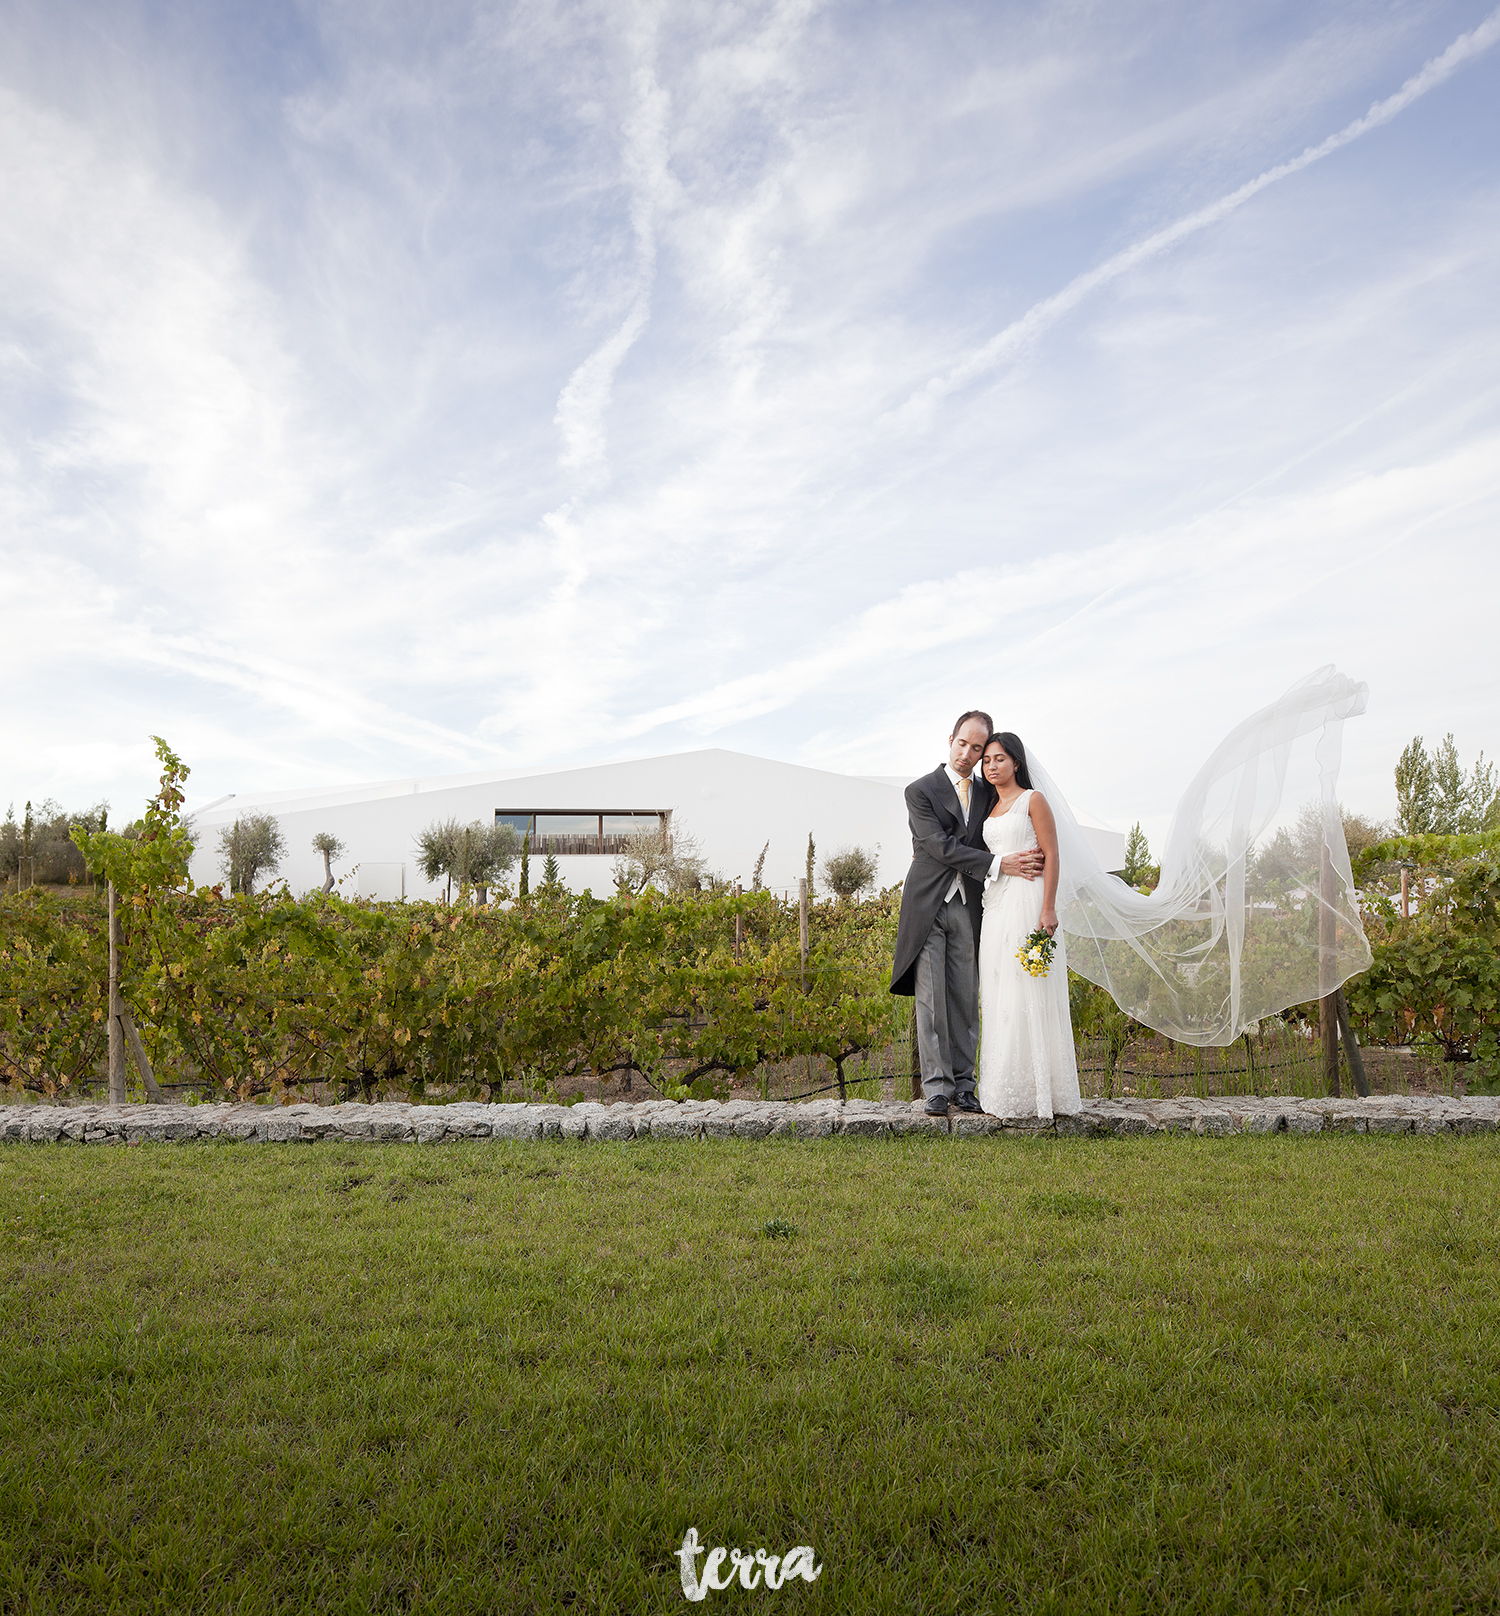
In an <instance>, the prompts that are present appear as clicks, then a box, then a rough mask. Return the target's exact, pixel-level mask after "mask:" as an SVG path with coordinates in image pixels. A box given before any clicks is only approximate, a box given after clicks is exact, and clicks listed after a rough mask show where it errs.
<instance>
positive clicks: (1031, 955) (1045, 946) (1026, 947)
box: [1016, 926, 1057, 976]
mask: <svg viewBox="0 0 1500 1616" xmlns="http://www.w3.org/2000/svg"><path fill="white" fill-rule="evenodd" d="M1056 952H1057V944H1056V942H1054V941H1053V939H1052V938H1050V937H1049V936H1048V935H1047V934H1046V932H1044V931H1043V930H1042V928H1041V927H1040V926H1038V927H1037V929H1036V930H1035V931H1034V932H1032V934H1031V936H1030V937H1028V938H1027V939H1026V941H1025V942H1024V943H1022V944H1021V946H1020V947H1019V948H1018V949H1017V950H1016V958H1017V959H1018V960H1020V962H1021V969H1022V970H1023V971H1025V972H1026V974H1027V975H1028V976H1045V975H1046V974H1047V970H1048V967H1049V966H1050V965H1051V964H1052V956H1053V955H1054V954H1055V953H1056Z"/></svg>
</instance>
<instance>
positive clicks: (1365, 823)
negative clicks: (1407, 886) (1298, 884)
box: [1272, 802, 1390, 879]
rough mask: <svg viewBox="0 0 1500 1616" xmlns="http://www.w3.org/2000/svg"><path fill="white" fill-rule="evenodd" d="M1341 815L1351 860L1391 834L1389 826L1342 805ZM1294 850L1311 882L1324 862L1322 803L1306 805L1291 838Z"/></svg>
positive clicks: (1299, 814) (1299, 867)
mask: <svg viewBox="0 0 1500 1616" xmlns="http://www.w3.org/2000/svg"><path fill="white" fill-rule="evenodd" d="M1338 811H1339V822H1340V823H1341V824H1342V825H1343V827H1344V845H1345V846H1346V847H1347V848H1348V849H1349V856H1350V858H1357V857H1358V856H1359V854H1360V853H1362V852H1363V851H1364V850H1365V848H1367V847H1373V846H1374V845H1375V844H1376V843H1377V842H1379V841H1383V840H1384V839H1385V838H1386V836H1388V835H1389V834H1390V827H1389V826H1388V825H1382V824H1380V823H1378V822H1377V821H1376V820H1373V819H1371V818H1370V817H1369V816H1368V815H1366V814H1356V813H1351V812H1350V811H1349V810H1348V809H1347V808H1345V807H1344V805H1343V804H1342V803H1340V804H1339V810H1338ZM1279 834H1284V833H1279ZM1272 845H1275V844H1274V843H1273V844H1272ZM1291 848H1292V852H1293V857H1294V860H1295V862H1296V864H1297V866H1298V874H1299V876H1300V877H1302V878H1304V879H1311V878H1312V876H1313V875H1314V874H1315V873H1316V871H1317V870H1318V869H1319V867H1320V866H1321V864H1322V861H1323V805H1322V803H1320V802H1305V803H1303V805H1302V808H1301V810H1300V811H1299V812H1298V814H1297V824H1296V828H1295V829H1294V830H1293V832H1292V835H1291Z"/></svg>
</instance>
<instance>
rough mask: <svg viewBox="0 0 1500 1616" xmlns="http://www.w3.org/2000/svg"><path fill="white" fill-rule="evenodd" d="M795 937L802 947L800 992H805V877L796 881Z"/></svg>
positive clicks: (800, 877)
mask: <svg viewBox="0 0 1500 1616" xmlns="http://www.w3.org/2000/svg"><path fill="white" fill-rule="evenodd" d="M797 937H798V941H799V942H800V943H801V946H802V991H803V992H804V993H806V992H807V877H806V876H799V877H798V879H797Z"/></svg>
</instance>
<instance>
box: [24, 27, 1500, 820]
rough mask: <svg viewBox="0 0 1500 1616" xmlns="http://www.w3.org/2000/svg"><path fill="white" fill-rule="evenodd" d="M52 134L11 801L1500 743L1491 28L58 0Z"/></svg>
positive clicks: (1139, 812) (1378, 810) (1498, 136)
mask: <svg viewBox="0 0 1500 1616" xmlns="http://www.w3.org/2000/svg"><path fill="white" fill-rule="evenodd" d="M1424 70H1425V71H1424ZM1403 86H1406V89H1405V91H1404V92H1403ZM1392 98H1395V99H1394V100H1393V99H1392ZM1372 107H1376V108H1377V109H1378V110H1377V112H1376V114H1375V115H1374V116H1373V117H1367V114H1369V113H1370V110H1371V108H1372ZM1361 120H1363V122H1362V121H1361ZM0 123H3V129H0V202H3V214H4V217H5V219H6V221H7V223H6V228H5V231H4V233H3V237H0V367H3V370H0V375H3V381H4V386H3V389H0V596H3V600H0V612H3V621H4V625H5V626H4V634H3V645H4V653H3V669H4V682H5V698H4V701H3V703H0V712H3V718H0V726H3V728H0V736H3V748H0V806H3V804H4V802H6V801H8V800H10V799H11V798H14V799H15V800H16V803H17V806H18V808H19V805H20V803H21V801H22V800H23V799H24V798H26V797H28V796H29V797H32V798H37V799H40V798H41V797H43V796H46V795H52V796H54V797H57V798H60V799H62V800H63V801H64V802H66V803H69V804H79V805H81V804H83V803H84V802H86V801H90V800H93V799H95V798H98V797H100V796H107V797H109V798H110V799H111V800H112V801H114V802H115V803H116V804H117V805H118V806H119V807H121V808H125V807H133V805H134V803H135V802H136V801H138V800H139V798H140V797H141V796H142V795H144V794H145V793H146V791H147V790H148V789H149V787H150V784H151V781H152V778H153V775H154V770H153V767H152V759H151V753H150V743H149V741H148V740H147V736H148V734H150V733H152V732H157V733H161V734H164V735H166V736H167V737H168V738H169V739H170V740H171V741H172V743H173V745H174V746H175V747H176V748H177V749H178V750H179V751H180V752H182V753H183V754H184V755H185V757H186V758H187V760H188V761H189V762H190V763H191V764H192V765H193V768H194V776H193V781H192V784H193V786H194V788H195V793H194V794H195V796H196V797H197V798H198V800H200V801H201V800H205V799H207V798H211V797H215V796H218V795H220V794H221V793H223V792H226V791H230V790H239V791H246V790H254V789H271V788H277V787H289V786H297V785H312V784H320V783H325V782H333V781H339V780H363V779H376V778H385V777H390V776H398V775H403V774H408V773H422V774H430V773H439V772H445V771H449V770H452V771H459V770H474V769H482V768H484V767H487V766H489V765H496V766H507V767H508V766H513V765H519V764H539V765H549V766H554V765H557V764H559V763H565V762H569V761H579V762H587V761H597V760H600V759H607V758H612V757H626V756H640V755H646V754H650V753H656V752H668V751H679V750H682V749H685V748H691V747H699V746H725V747H731V748H735V749H739V750H744V751H749V752H755V753H760V754H763V755H766V756H771V757H776V758H782V759H786V760H789V761H793V762H804V763H809V764H813V765H816V766H820V767H826V768H833V769H839V770H847V771H851V772H859V773H879V774H895V773H904V772H911V773H915V772H917V771H918V770H919V769H925V768H929V767H931V766H932V764H933V763H935V762H936V761H938V759H939V758H940V756H941V753H942V743H943V737H944V736H945V735H946V733H947V730H948V727H949V722H950V720H951V719H952V717H953V716H954V715H955V714H956V712H957V711H958V710H959V709H960V708H963V707H967V706H970V705H973V704H978V705H982V706H986V707H988V708H989V709H990V710H991V711H992V712H994V714H995V716H996V718H997V719H998V720H1000V721H1001V722H1002V724H1003V725H1004V726H1005V727H1009V728H1013V729H1015V730H1017V731H1018V732H1019V733H1020V734H1021V735H1022V736H1023V738H1025V739H1027V740H1028V741H1029V742H1031V743H1032V744H1033V745H1035V746H1036V747H1037V748H1038V749H1039V750H1040V751H1041V752H1042V753H1043V754H1044V755H1045V757H1046V758H1047V760H1048V762H1049V765H1050V766H1051V767H1052V769H1053V771H1054V773H1055V774H1057V775H1058V776H1059V778H1060V779H1061V780H1062V781H1063V782H1064V783H1065V784H1066V785H1067V786H1068V787H1069V788H1070V794H1071V795H1072V796H1073V798H1074V800H1075V802H1076V803H1077V804H1078V805H1079V806H1081V807H1083V808H1085V809H1086V810H1089V811H1091V812H1093V813H1094V814H1096V815H1098V816H1100V817H1102V818H1104V819H1106V820H1107V821H1111V822H1113V823H1116V824H1118V825H1121V826H1125V825H1128V824H1129V823H1130V822H1131V821H1133V820H1134V819H1136V818H1141V819H1143V820H1144V821H1145V822H1146V824H1147V827H1148V829H1154V831H1155V833H1156V834H1157V835H1159V834H1160V833H1161V831H1162V830H1164V829H1165V824H1166V817H1167V815H1168V814H1169V813H1170V811H1171V807H1172V805H1173V803H1174V802H1175V800H1176V796H1177V793H1178V791H1179V790H1180V788H1181V786H1182V785H1183V784H1184V783H1185V781H1186V779H1187V778H1188V776H1189V775H1190V774H1191V773H1192V772H1193V770H1194V768H1195V767H1196V765H1197V763H1198V762H1199V761H1201V759H1202V758H1203V757H1205V756H1206V755H1207V753H1208V751H1209V750H1210V749H1211V748H1212V745H1213V744H1214V742H1215V741H1216V740H1217V739H1218V738H1219V736H1220V735H1221V734H1222V733H1223V732H1224V731H1225V730H1227V729H1228V728H1229V727H1230V726H1231V724H1232V723H1234V722H1235V721H1236V720H1238V719H1239V718H1241V717H1243V716H1245V715H1246V714H1248V713H1249V712H1251V711H1252V710H1254V709H1255V708H1257V707H1259V706H1261V705H1263V704H1265V703H1266V702H1267V701H1269V700H1271V699H1272V698H1274V696H1276V695H1277V694H1278V693H1279V692H1280V691H1281V690H1282V689H1283V688H1285V687H1286V686H1287V685H1289V684H1290V683H1292V682H1293V680H1295V679H1296V678H1298V677H1300V676H1301V675H1302V674H1304V673H1306V672H1308V671H1309V670H1311V669H1312V668H1314V667H1316V666H1318V665H1320V664H1322V663H1327V662H1334V663H1336V664H1338V665H1339V667H1340V668H1342V669H1343V670H1345V671H1347V672H1349V673H1352V674H1354V675H1355V676H1356V677H1359V678H1363V679H1367V680H1368V681H1369V683H1370V686H1371V699H1370V709H1369V713H1368V715H1367V716H1366V717H1364V718H1362V719H1360V720H1358V721H1356V722H1355V723H1354V724H1351V725H1350V727H1349V729H1348V732H1347V734H1346V738H1345V770H1344V781H1343V795H1344V797H1345V800H1346V801H1347V802H1348V803H1350V804H1351V805H1352V806H1354V807H1358V808H1361V809H1364V810H1365V811H1367V812H1370V813H1374V814H1377V815H1387V814H1389V813H1391V812H1392V811H1393V809H1394V799H1393V794H1392V791H1391V785H1390V772H1391V768H1392V765H1393V764H1394V761H1395V757H1396V755H1397V753H1398V752H1399V750H1400V748H1401V746H1402V745H1403V744H1404V742H1405V741H1406V740H1407V739H1409V738H1410V736H1411V735H1412V734H1413V733H1414V732H1418V731H1421V732H1423V733H1425V734H1427V735H1428V736H1429V737H1436V736H1439V735H1441V734H1442V733H1443V732H1444V731H1446V730H1449V729H1451V730H1453V731H1454V732H1455V733H1456V735H1457V738H1458V741H1459V745H1460V749H1461V751H1462V752H1463V754H1464V756H1465V758H1466V760H1467V759H1468V758H1470V757H1472V755H1473V753H1474V752H1475V751H1476V750H1477V749H1479V748H1480V747H1483V748H1485V749H1486V751H1487V752H1489V753H1491V754H1493V752H1494V751H1495V750H1496V748H1497V745H1500V736H1497V734H1496V730H1497V725H1496V703H1495V697H1494V694H1493V692H1494V688H1495V674H1496V668H1497V661H1500V659H1497V656H1496V652H1495V650H1494V631H1493V628H1492V626H1491V625H1492V620H1493V614H1494V606H1493V602H1494V600H1495V597H1496V586H1497V583H1500V560H1497V552H1500V546H1497V544H1496V533H1497V526H1500V522H1497V518H1500V368H1497V363H1496V361H1497V358H1500V299H1497V297H1496V295H1495V289H1496V286H1497V284H1500V273H1497V272H1500V16H1497V15H1496V14H1494V13H1492V12H1491V11H1489V10H1487V9H1486V8H1485V6H1484V5H1483V4H1459V3H1452V4H1446V3H1437V4H1427V5H1419V4H1390V5H1371V4H1363V5H1358V6H1340V5H1332V4H1320V3H1317V0H1313V3H1307V4H1301V5H1297V6H1291V5H1285V6H1280V5H1260V6H1256V5H1245V6H1235V7H1203V6H1198V5H1175V4H1172V3H1170V0H1165V3H1164V0H1154V3H1152V4H1149V5H1138V6H1132V5H1129V4H1119V5H1116V6H1113V7H1106V8H1100V7H1092V6H1084V5H1033V6H1010V5H994V4H975V5H956V4H945V3H941V0H938V3H934V0H924V3H923V4H920V5H916V4H913V5H902V4H863V5H834V4H826V5H818V4H814V3H806V0H804V3H798V4H784V5H774V4H763V5H752V4H746V5H736V4H732V3H725V0H715V3H712V4H707V3H705V4H698V5H691V4H659V5H645V4H641V5H632V4H630V3H629V0H609V3H607V4H598V5H566V4H538V5H529V4H516V5H496V6H489V7H485V6H474V5H445V4H442V3H436V4H427V3H424V4H423V5H421V6H416V5H412V4H400V5H385V6H381V5H379V4H359V5H355V4H329V5H304V6H297V5H287V4H280V5H278V4H275V3H257V4H255V5H245V6H239V7H235V6H230V5H224V6H216V7H202V6H192V5H185V4H184V5H181V6H175V7H174V6H149V5H147V6H134V7H132V6H131V5H129V4H122V3H119V0H112V3H110V4H109V5H101V6H97V7H91V6H88V5H83V4H64V5H62V6H58V5H56V4H55V3H54V4H32V3H29V0H15V3H13V4H12V5H11V6H9V7H8V8H7V10H6V14H5V18H4V20H3V21H0ZM1340 132H1343V137H1344V138H1343V139H1342V140H1341V141H1335V140H1333V139H1332V138H1331V137H1336V136H1339V135H1340ZM1302 154H1306V155H1305V158H1304V160H1303V161H1302V162H1301V163H1300V165H1299V164H1298V162H1297V160H1298V159H1299V155H1302ZM1286 165H1290V167H1287V166H1286ZM1258 179H1259V180H1261V181H1263V183H1261V184H1260V185H1259V187H1256V186H1254V185H1253V184H1252V182H1255V181H1257V180H1258Z"/></svg>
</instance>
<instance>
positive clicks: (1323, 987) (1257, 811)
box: [1026, 667, 1370, 1044]
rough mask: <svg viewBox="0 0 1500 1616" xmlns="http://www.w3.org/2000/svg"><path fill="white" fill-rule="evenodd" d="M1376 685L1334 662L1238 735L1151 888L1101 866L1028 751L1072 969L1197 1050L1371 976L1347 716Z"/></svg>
mask: <svg viewBox="0 0 1500 1616" xmlns="http://www.w3.org/2000/svg"><path fill="white" fill-rule="evenodd" d="M1368 694H1369V687H1368V686H1366V685H1363V684H1357V683H1355V681H1354V680H1352V679H1348V678H1346V677H1344V675H1342V674H1340V673H1338V672H1337V671H1336V670H1335V669H1334V668H1332V667H1325V668H1319V669H1318V670H1317V672H1315V673H1312V674H1309V675H1308V677H1307V678H1305V679H1302V680H1300V681H1299V682H1298V683H1297V684H1295V685H1293V686H1292V688H1291V689H1290V690H1288V691H1287V693H1286V694H1285V695H1284V696H1282V698H1281V699H1280V700H1279V701H1277V702H1274V703H1272V705H1271V706H1269V707H1267V708H1264V709H1263V710H1262V711H1261V712H1258V713H1255V714H1254V715H1253V716H1251V717H1250V718H1247V719H1246V720H1245V721H1244V722H1243V723H1242V724H1239V725H1237V726H1236V727H1235V728H1234V729H1233V730H1231V731H1230V733H1229V735H1228V736H1226V737H1225V739H1224V741H1223V742H1222V743H1221V744H1220V746H1219V747H1218V749H1217V750H1216V751H1215V752H1214V754H1213V756H1212V757H1210V758H1209V760H1208V762H1207V763H1205V764H1204V765H1203V767H1202V768H1201V769H1200V770H1199V771H1198V773H1197V775H1196V776H1195V777H1194V779H1193V781H1192V783H1191V784H1190V785H1189V786H1188V788H1187V791H1186V792H1185V793H1184V794H1183V797H1182V800H1181V801H1180V802H1179V803H1178V805H1177V810H1176V812H1175V813H1174V815H1173V817H1172V826H1171V829H1170V830H1169V832H1168V833H1167V841H1166V851H1165V853H1164V855H1163V857H1162V861H1161V881H1160V884H1159V885H1158V886H1157V888H1156V890H1155V892H1153V893H1152V894H1150V896H1146V895H1145V894H1143V893H1141V892H1138V891H1136V889H1135V888H1134V887H1130V886H1127V885H1126V884H1125V882H1124V881H1123V880H1121V879H1120V877H1119V876H1116V875H1111V874H1109V873H1108V872H1107V871H1106V870H1105V869H1104V868H1103V867H1102V866H1101V864H1100V863H1099V858H1098V855H1097V854H1096V853H1095V852H1094V850H1093V848H1092V847H1091V846H1090V845H1089V841H1088V838H1087V837H1086V836H1085V835H1084V833H1083V831H1082V829H1081V828H1080V826H1079V823H1078V820H1077V819H1076V818H1075V817H1074V815H1073V813H1072V810H1071V809H1070V808H1069V807H1068V803H1067V799H1066V798H1065V797H1064V796H1063V794H1062V792H1061V791H1059V790H1058V788H1057V784H1056V782H1055V781H1054V780H1053V778H1052V776H1051V775H1050V774H1048V772H1047V771H1046V769H1045V768H1043V767H1042V766H1041V764H1040V763H1039V762H1038V761H1037V757H1036V754H1035V753H1034V752H1033V751H1032V750H1031V749H1030V747H1028V748H1027V752H1026V756H1027V762H1028V764H1029V766H1030V769H1031V777H1032V780H1033V782H1034V783H1035V785H1036V787H1037V789H1038V790H1039V791H1040V792H1041V793H1042V795H1043V796H1044V797H1046V799H1047V801H1048V803H1049V804H1050V805H1051V808H1052V811H1053V814H1054V815H1055V816H1056V819H1057V844H1058V862H1059V865H1060V873H1059V878H1058V890H1057V913H1058V920H1059V924H1060V925H1061V928H1062V930H1063V931H1064V932H1065V933H1066V934H1067V953H1068V965H1069V967H1070V968H1071V969H1072V970H1074V971H1077V972H1078V974H1079V975H1080V976H1085V977H1087V978H1088V979H1089V980H1090V981H1091V982H1097V983H1098V984H1099V986H1100V987H1102V988H1104V989H1105V990H1106V991H1107V992H1108V993H1109V995H1110V996H1111V998H1113V999H1114V1001H1115V1002H1116V1003H1117V1004H1118V1005H1119V1006H1120V1008H1121V1009H1122V1010H1125V1011H1126V1012H1127V1013H1128V1014H1130V1015H1131V1016H1133V1017H1134V1018H1135V1019H1136V1020H1137V1021H1140V1022H1143V1023H1144V1024H1145V1025H1146V1026H1148V1027H1154V1028H1155V1029H1156V1030H1157V1031H1158V1032H1163V1033H1165V1034H1166V1035H1167V1036H1168V1037H1169V1038H1175V1039H1178V1040H1179V1041H1181V1042H1182V1043H1188V1044H1229V1043H1232V1042H1233V1041H1234V1039H1235V1038H1237V1037H1238V1036H1239V1035H1240V1034H1241V1033H1242V1032H1244V1031H1245V1030H1246V1029H1247V1028H1249V1027H1253V1026H1254V1025H1255V1023H1256V1022H1257V1021H1259V1020H1260V1019H1261V1017H1263V1016H1268V1015H1272V1014H1274V1013H1275V1012H1276V1011H1278V1010H1283V1009H1285V1008H1286V1007H1287V1006H1288V1005H1293V1004H1305V1003H1307V1002H1308V1001H1309V1000H1311V999H1317V998H1321V997H1323V996H1325V995H1327V994H1329V993H1332V992H1333V991H1334V989H1335V988H1337V987H1338V986H1340V985H1341V984H1342V983H1344V982H1345V981H1347V980H1348V979H1349V978H1350V977H1351V976H1355V975H1357V974H1358V973H1359V972H1360V971H1363V970H1366V969H1367V968H1368V967H1369V964H1370V945H1369V944H1368V943H1367V942H1366V941H1365V934H1364V928H1363V927H1362V926H1361V924H1360V919H1359V909H1358V905H1357V903H1356V901H1355V895H1354V880H1353V877H1352V876H1351V874H1350V871H1349V851H1348V848H1347V847H1346V846H1345V843H1344V827H1343V822H1342V819H1341V817H1340V812H1339V806H1338V789H1337V788H1338V771H1339V756H1340V750H1341V746H1342V739H1343V723H1344V720H1345V719H1346V718H1353V717H1356V716H1357V715H1358V714H1360V713H1362V712H1363V711H1364V710H1365V701H1366V698H1367V696H1368ZM1299 798H1300V799H1301V803H1300V806H1301V814H1300V818H1298V819H1297V820H1296V824H1295V830H1293V829H1292V828H1289V826H1288V824H1287V818H1288V815H1289V814H1290V815H1294V816H1295V815H1296V814H1297V809H1298V807H1299V801H1298V799H1299Z"/></svg>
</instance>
